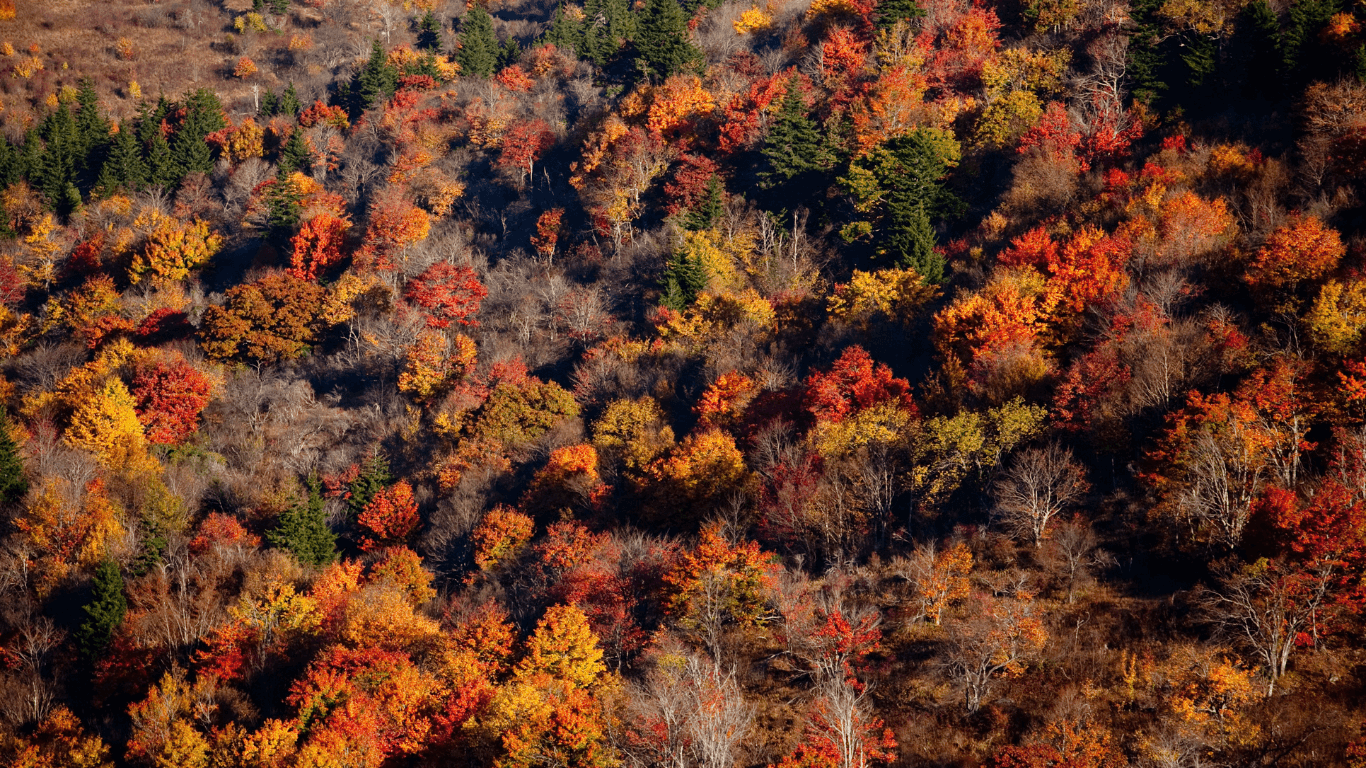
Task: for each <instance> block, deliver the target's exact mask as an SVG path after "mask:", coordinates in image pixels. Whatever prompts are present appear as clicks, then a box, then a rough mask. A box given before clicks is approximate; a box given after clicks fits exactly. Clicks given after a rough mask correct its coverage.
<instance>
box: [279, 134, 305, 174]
mask: <svg viewBox="0 0 1366 768" xmlns="http://www.w3.org/2000/svg"><path fill="white" fill-rule="evenodd" d="M308 166H309V154H308V143H307V142H306V141H304V132H303V130H302V129H300V128H295V129H294V131H292V132H291V133H290V134H289V139H288V140H287V141H286V142H285V145H284V146H283V147H281V148H280V162H279V165H278V168H279V173H280V177H281V178H284V177H285V176H288V175H289V174H291V173H293V172H295V171H306V170H308Z"/></svg>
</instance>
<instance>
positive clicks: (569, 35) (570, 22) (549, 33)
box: [541, 3, 583, 52]
mask: <svg viewBox="0 0 1366 768" xmlns="http://www.w3.org/2000/svg"><path fill="white" fill-rule="evenodd" d="M582 37H583V29H582V25H581V24H580V23H579V22H578V20H576V19H574V18H572V17H571V16H570V15H569V14H567V13H565V12H564V3H560V4H559V5H557V6H555V15H554V16H552V17H551V20H550V29H548V30H546V33H545V35H544V36H543V37H542V38H541V42H544V43H550V44H551V45H553V46H555V47H556V48H559V49H561V50H573V51H575V52H577V51H578V48H579V45H580V43H581V42H582Z"/></svg>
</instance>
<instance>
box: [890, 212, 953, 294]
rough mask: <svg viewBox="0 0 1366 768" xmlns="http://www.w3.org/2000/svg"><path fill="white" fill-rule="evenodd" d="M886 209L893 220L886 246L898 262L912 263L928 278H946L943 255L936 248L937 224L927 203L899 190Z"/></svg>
mask: <svg viewBox="0 0 1366 768" xmlns="http://www.w3.org/2000/svg"><path fill="white" fill-rule="evenodd" d="M887 209H888V218H889V219H890V220H891V224H890V226H889V227H888V231H887V250H888V251H889V252H890V253H891V254H892V255H893V256H894V257H895V258H896V261H897V264H898V265H900V266H903V267H911V268H912V269H914V270H915V271H916V272H917V273H919V274H920V276H921V277H923V278H925V280H926V281H927V282H930V283H940V282H943V280H944V257H943V256H942V255H941V254H940V253H939V252H938V251H936V250H934V228H933V227H932V226H931V225H930V215H929V212H928V211H926V210H925V205H924V203H923V202H922V201H920V200H914V199H911V197H910V196H909V195H907V194H905V193H899V194H895V195H893V196H892V199H891V200H890V201H888V204H887Z"/></svg>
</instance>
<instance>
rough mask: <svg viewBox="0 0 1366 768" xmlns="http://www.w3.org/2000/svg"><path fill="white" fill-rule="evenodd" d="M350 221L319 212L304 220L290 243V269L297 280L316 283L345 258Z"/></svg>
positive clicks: (290, 272) (288, 270)
mask: <svg viewBox="0 0 1366 768" xmlns="http://www.w3.org/2000/svg"><path fill="white" fill-rule="evenodd" d="M350 227H351V222H350V220H348V219H347V218H346V217H345V216H333V215H332V214H330V213H320V214H318V215H317V216H314V217H313V218H311V219H309V220H308V221H305V222H304V223H303V226H301V227H299V231H298V233H297V234H295V235H294V237H293V239H291V240H290V241H289V245H290V248H291V250H292V254H291V256H290V262H289V269H287V270H285V271H286V272H288V273H289V274H290V276H292V277H294V278H296V279H298V280H317V279H318V277H319V276H321V275H324V274H326V273H327V271H328V270H330V269H331V268H332V267H334V266H336V265H337V264H339V263H340V262H341V260H342V258H343V253H342V247H343V245H344V244H345V241H346V231H347V230H348V229H350Z"/></svg>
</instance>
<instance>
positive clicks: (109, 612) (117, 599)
mask: <svg viewBox="0 0 1366 768" xmlns="http://www.w3.org/2000/svg"><path fill="white" fill-rule="evenodd" d="M127 612H128V600H127V599H126V598H125V597H124V596H123V574H122V573H120V572H119V566H118V564H117V563H115V562H114V561H112V560H105V561H104V562H102V563H100V565H99V567H98V568H96V569H95V586H94V593H93V594H92V595H91V597H90V602H89V603H86V604H85V616H86V618H85V621H84V622H82V623H81V626H80V628H78V629H77V630H76V644H77V645H78V646H79V647H80V649H81V653H83V654H84V655H85V657H86V658H87V659H90V660H91V661H94V660H95V659H97V658H99V656H100V654H102V653H104V650H105V649H106V648H108V647H109V642H110V641H111V640H113V638H114V632H115V630H117V629H118V628H119V625H120V624H122V623H123V615H124V614H125V613H127Z"/></svg>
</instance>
